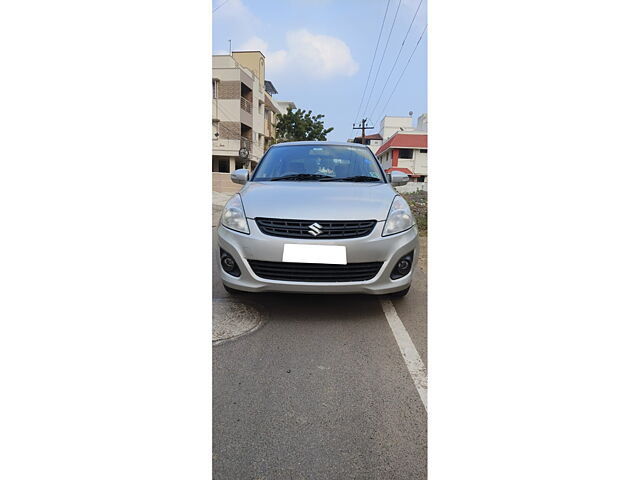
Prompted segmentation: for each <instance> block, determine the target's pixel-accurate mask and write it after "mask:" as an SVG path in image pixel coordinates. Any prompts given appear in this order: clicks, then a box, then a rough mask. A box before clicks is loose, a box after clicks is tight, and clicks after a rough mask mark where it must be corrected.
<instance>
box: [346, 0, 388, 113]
mask: <svg viewBox="0 0 640 480" xmlns="http://www.w3.org/2000/svg"><path fill="white" fill-rule="evenodd" d="M390 3H391V0H387V8H386V9H385V11H384V17H383V18H382V25H380V32H379V33H378V41H377V42H376V49H375V51H374V52H373V58H372V59H371V66H370V67H369V74H368V75H367V83H366V84H365V86H364V90H363V91H362V97H361V98H360V105H358V111H357V113H356V117H355V119H354V120H353V123H354V124H355V123H356V121H357V120H358V115H360V109H361V108H362V102H363V101H364V96H365V95H366V94H367V88H368V87H369V79H370V78H371V72H372V71H373V64H374V63H375V61H376V55H377V54H378V46H379V45H380V38H381V37H382V30H383V29H384V22H385V21H386V19H387V12H388V11H389V4H390Z"/></svg>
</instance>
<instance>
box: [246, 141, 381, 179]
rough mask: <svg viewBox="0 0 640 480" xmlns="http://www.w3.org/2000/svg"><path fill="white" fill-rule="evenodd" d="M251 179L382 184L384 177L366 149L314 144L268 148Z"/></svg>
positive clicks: (376, 162)
mask: <svg viewBox="0 0 640 480" xmlns="http://www.w3.org/2000/svg"><path fill="white" fill-rule="evenodd" d="M251 180H252V181H254V182H264V181H278V180H283V181H320V182H327V181H335V182H338V181H341V182H384V177H383V174H382V170H381V168H380V166H379V164H378V161H377V160H376V158H375V156H374V155H373V153H372V152H371V150H369V149H368V148H362V147H351V146H348V145H327V144H318V145H286V146H284V145H283V146H278V147H274V148H271V149H269V151H268V152H267V153H266V155H265V156H264V157H263V158H262V160H260V163H259V164H258V166H257V168H256V170H255V173H254V175H253V177H252V179H251Z"/></svg>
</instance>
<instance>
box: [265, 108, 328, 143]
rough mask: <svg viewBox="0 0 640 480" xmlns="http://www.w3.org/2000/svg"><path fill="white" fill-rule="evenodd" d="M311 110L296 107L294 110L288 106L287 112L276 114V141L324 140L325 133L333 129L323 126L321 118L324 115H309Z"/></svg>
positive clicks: (325, 137)
mask: <svg viewBox="0 0 640 480" xmlns="http://www.w3.org/2000/svg"><path fill="white" fill-rule="evenodd" d="M312 113H313V112H312V111H311V110H309V111H308V112H307V111H306V110H300V109H296V110H295V111H294V110H293V109H292V108H291V107H289V108H288V109H287V113H285V114H278V115H277V119H278V123H277V124H276V143H281V142H296V141H303V140H326V139H327V133H329V132H331V131H332V130H333V127H330V128H324V122H323V121H322V119H323V118H324V115H311V114H312Z"/></svg>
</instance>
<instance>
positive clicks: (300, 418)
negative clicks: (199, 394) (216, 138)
mask: <svg viewBox="0 0 640 480" xmlns="http://www.w3.org/2000/svg"><path fill="white" fill-rule="evenodd" d="M214 220H215V219H214ZM214 223H216V222H215V221H214ZM214 248H216V245H214ZM423 248H424V245H423ZM423 251H424V250H423ZM424 263H425V262H424V259H423V260H421V261H420V264H419V265H420V268H419V271H418V274H417V275H416V278H415V280H414V284H413V285H412V289H411V291H410V293H409V294H408V295H407V296H406V297H405V298H403V299H398V300H393V307H394V308H395V311H396V312H397V314H398V316H399V317H400V320H401V324H402V326H403V327H404V329H406V332H408V334H409V337H410V339H411V341H412V343H413V345H415V350H416V351H417V355H418V356H419V358H420V359H421V360H422V363H424V364H425V365H426V352H427V345H426V340H427V327H426V272H425V265H424ZM219 271H220V270H219V267H218V265H214V291H213V297H214V300H213V301H214V318H215V317H216V310H218V311H219V312H220V314H221V315H223V314H224V315H225V316H226V315H228V313H225V312H230V311H231V312H233V311H237V309H234V308H230V306H229V305H230V303H231V304H232V305H233V304H234V303H235V302H237V304H238V305H239V306H241V307H242V308H245V309H247V311H251V312H254V313H255V312H257V315H259V316H260V325H259V326H258V327H257V328H253V329H252V330H251V331H250V332H249V333H247V334H245V335H243V336H240V337H238V338H236V339H234V340H230V341H226V342H224V343H221V344H216V345H215V346H214V347H213V372H214V376H213V462H214V463H213V472H214V478H215V479H216V480H227V479H230V480H231V479H242V480H250V479H265V480H266V479H274V480H275V479H296V480H298V479H314V480H319V479H331V480H334V479H341V480H342V479H363V480H364V479H367V480H375V479H380V480H393V479H398V480H401V479H402V480H411V479H425V478H426V462H427V458H426V445H427V438H426V411H425V406H424V404H423V402H422V400H421V398H420V396H419V394H418V390H417V389H416V384H415V381H414V379H413V378H412V375H411V374H410V369H409V368H408V366H407V363H406V362H405V358H404V357H403V355H402V354H401V348H400V346H399V343H398V341H397V340H396V337H395V336H394V333H393V331H392V329H391V328H390V323H389V322H388V320H387V317H386V316H385V313H384V312H383V309H382V307H381V303H380V302H381V299H380V298H379V297H371V296H358V295H326V296H325V295H291V294H267V293H264V294H246V295H241V296H238V297H229V296H228V295H227V293H226V291H225V290H224V288H223V286H222V284H221V282H220V279H219ZM222 303H224V308H221V304H222ZM216 304H218V307H219V308H217V309H216ZM239 308H240V307H239ZM231 323H233V322H231Z"/></svg>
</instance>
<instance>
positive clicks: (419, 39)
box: [380, 25, 427, 120]
mask: <svg viewBox="0 0 640 480" xmlns="http://www.w3.org/2000/svg"><path fill="white" fill-rule="evenodd" d="M426 31H427V26H426V25H425V27H424V30H422V33H421V34H420V38H418V41H417V42H416V46H415V47H414V48H413V51H412V52H411V55H410V56H409V60H407V63H406V65H405V66H404V68H403V69H402V73H401V74H400V76H399V77H398V81H397V82H396V84H395V86H394V87H393V90H392V91H391V94H390V95H389V98H387V103H385V104H384V107H382V112H385V110H386V108H387V105H389V102H390V101H391V97H393V94H394V93H395V91H396V88H398V84H399V83H400V80H402V76H403V75H404V72H405V71H406V70H407V67H408V66H409V64H410V63H411V59H412V58H413V54H414V53H416V50H417V49H418V45H420V42H421V41H422V37H423V36H424V34H425V32H426ZM380 120H382V118H380Z"/></svg>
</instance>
